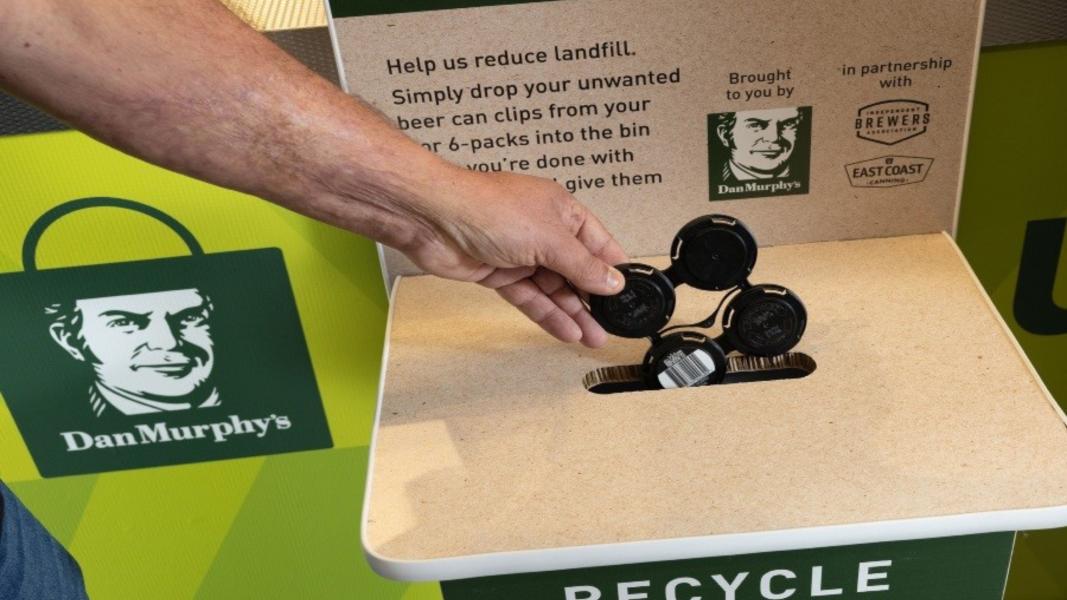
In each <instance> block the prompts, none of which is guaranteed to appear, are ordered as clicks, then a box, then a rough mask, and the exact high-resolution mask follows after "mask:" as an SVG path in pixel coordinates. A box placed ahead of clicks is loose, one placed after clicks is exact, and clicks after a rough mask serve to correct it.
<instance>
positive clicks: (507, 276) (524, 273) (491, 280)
mask: <svg viewBox="0 0 1067 600" xmlns="http://www.w3.org/2000/svg"><path fill="white" fill-rule="evenodd" d="M536 270H537V267H514V268H510V269H494V270H493V271H492V272H491V273H489V274H488V275H486V276H485V277H483V278H482V279H480V280H479V281H478V284H479V285H484V286H485V287H487V288H490V289H494V290H495V289H497V288H500V287H503V286H505V285H511V284H512V283H515V282H516V281H519V280H520V279H526V278H527V277H529V276H531V275H533V274H534V272H535V271H536Z"/></svg>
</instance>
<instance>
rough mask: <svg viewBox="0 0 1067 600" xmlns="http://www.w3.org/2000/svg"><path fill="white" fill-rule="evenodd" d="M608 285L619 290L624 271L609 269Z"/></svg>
mask: <svg viewBox="0 0 1067 600" xmlns="http://www.w3.org/2000/svg"><path fill="white" fill-rule="evenodd" d="M608 287H609V288H611V289H613V290H617V289H619V288H620V287H622V273H619V272H618V271H616V270H615V269H612V270H610V271H608Z"/></svg>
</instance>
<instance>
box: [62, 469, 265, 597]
mask: <svg viewBox="0 0 1067 600" xmlns="http://www.w3.org/2000/svg"><path fill="white" fill-rule="evenodd" d="M264 460H265V459H264V458H250V459H242V460H228V461H219V462H212V463H201V464H195V465H181V466H177V467H161V468H155V469H139V470H135V471H120V472H116V473H108V474H106V475H100V476H98V479H97V482H96V486H95V487H94V488H93V492H92V495H91V497H90V498H89V502H88V504H87V505H86V507H85V511H84V513H83V515H82V518H81V522H80V524H79V525H78V529H77V531H76V532H75V534H74V538H73V540H72V541H71V543H70V544H68V546H67V548H68V549H69V550H70V552H71V554H73V555H74V558H76V559H77V560H78V563H79V564H80V565H81V567H82V572H83V573H84V576H85V585H86V589H87V590H88V592H89V596H90V597H92V598H116V599H125V598H131V599H133V598H152V599H153V600H166V599H169V598H175V599H178V598H190V597H191V596H192V595H193V592H194V591H195V590H196V588H197V586H198V585H199V582H200V580H201V578H202V577H203V576H204V574H205V573H207V571H208V569H209V568H210V567H211V564H212V561H213V560H214V558H215V554H216V552H218V548H219V545H220V544H221V543H222V541H223V539H225V537H226V533H227V531H229V529H230V525H231V523H232V522H233V519H234V516H235V515H236V514H237V512H238V510H239V509H240V508H241V504H242V503H243V501H244V498H245V495H246V494H247V492H248V489H249V487H250V486H251V485H252V482H253V481H254V480H255V477H256V474H257V473H258V472H259V469H260V467H261V465H262V464H263V461H264Z"/></svg>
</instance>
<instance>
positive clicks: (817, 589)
mask: <svg viewBox="0 0 1067 600" xmlns="http://www.w3.org/2000/svg"><path fill="white" fill-rule="evenodd" d="M1012 540H1013V534H1011V533H993V534H985V535H974V536H963V537H954V538H940V539H929V540H917V541H909V542H892V543H883V544H866V545H859V546H839V547H836V548H821V549H815V550H801V551H793V552H770V553H766V554H749V555H741V556H728V557H720V558H706V559H695V560H682V561H672V562H661V563H649V564H642V565H626V566H618V567H602V568H595V569H577V570H571V571H556V572H551V573H534V574H523V575H506V576H500V577H485V578H481V579H470V580H465V581H454V582H445V583H443V584H442V586H441V587H442V588H443V590H444V596H445V598H446V600H544V599H547V598H559V599H561V600H616V599H626V600H637V599H641V600H697V598H708V599H711V598H715V599H718V598H723V597H726V598H731V599H734V600H757V599H762V600H768V599H769V600H773V599H781V600H784V599H786V598H808V597H813V598H814V597H821V596H829V597H834V598H842V599H851V598H881V597H885V598H906V599H907V600H946V599H949V598H953V599H955V598H958V599H960V600H964V599H966V600H999V599H1000V597H1001V594H1002V593H1003V590H1004V578H1005V576H1006V575H1007V568H1008V562H1009V560H1010V556H1011V548H1012ZM731 592H732V595H731Z"/></svg>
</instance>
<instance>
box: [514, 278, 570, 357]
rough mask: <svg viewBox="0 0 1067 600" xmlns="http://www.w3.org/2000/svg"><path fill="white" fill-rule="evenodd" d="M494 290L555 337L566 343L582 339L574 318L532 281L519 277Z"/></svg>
mask: <svg viewBox="0 0 1067 600" xmlns="http://www.w3.org/2000/svg"><path fill="white" fill-rule="evenodd" d="M496 292H497V293H498V294H500V296H501V297H502V298H504V300H507V301H508V302H510V303H511V304H512V305H514V306H515V308H518V309H519V311H521V312H522V314H524V315H526V317H527V318H528V319H530V320H531V321H533V322H534V323H537V324H538V325H539V326H540V327H541V329H544V330H545V331H547V332H548V333H549V334H550V335H552V336H553V337H555V338H556V339H558V340H560V341H563V342H567V343H570V342H577V341H578V340H580V339H582V330H581V328H580V327H578V324H577V323H575V322H574V319H572V318H571V317H570V315H568V314H567V313H566V312H564V311H563V309H561V308H560V307H559V306H557V305H556V303H555V302H553V301H552V300H551V299H550V298H549V297H548V296H547V295H545V293H544V292H542V291H541V289H540V288H538V287H537V285H536V284H535V283H534V282H533V281H531V280H529V279H521V280H519V281H516V282H515V283H512V284H509V285H505V286H502V287H500V288H497V290H496Z"/></svg>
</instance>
